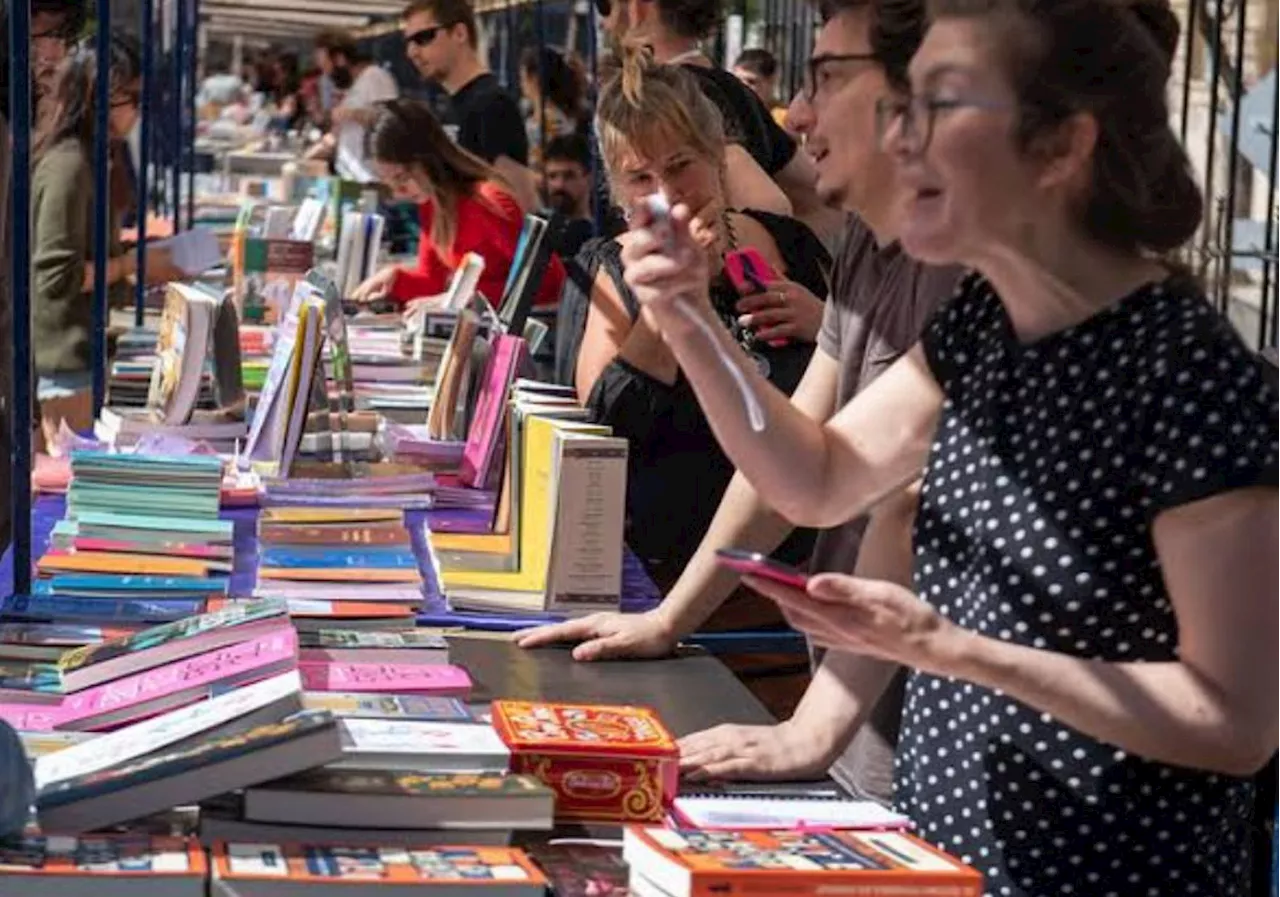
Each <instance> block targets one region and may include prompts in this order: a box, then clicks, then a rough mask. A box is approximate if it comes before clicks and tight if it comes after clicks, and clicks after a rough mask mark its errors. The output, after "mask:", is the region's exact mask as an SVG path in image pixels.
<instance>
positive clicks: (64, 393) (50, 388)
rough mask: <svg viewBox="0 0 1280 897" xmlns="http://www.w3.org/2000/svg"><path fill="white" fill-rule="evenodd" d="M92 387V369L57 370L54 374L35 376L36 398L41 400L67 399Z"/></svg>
mask: <svg viewBox="0 0 1280 897" xmlns="http://www.w3.org/2000/svg"><path fill="white" fill-rule="evenodd" d="M92 387H93V372H92V371H58V372H57V373H55V374H41V375H40V376H38V377H37V378H36V399H37V400H39V401H41V402H45V401H48V400H50V399H69V398H71V397H72V396H74V395H75V394H77V393H81V392H85V391H87V390H89V389H90V388H92Z"/></svg>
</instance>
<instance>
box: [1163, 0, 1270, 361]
mask: <svg viewBox="0 0 1280 897" xmlns="http://www.w3.org/2000/svg"><path fill="white" fill-rule="evenodd" d="M1177 5H1179V6H1181V7H1182V8H1181V10H1180V12H1181V13H1182V15H1183V40H1182V47H1181V48H1180V50H1179V58H1178V60H1177V61H1176V63H1175V80H1176V83H1175V85H1174V94H1175V96H1174V116H1175V126H1176V128H1177V130H1178V134H1179V136H1180V137H1181V139H1182V142H1183V144H1184V146H1186V147H1187V150H1188V153H1189V154H1190V156H1191V159H1192V164H1193V165H1194V166H1195V168H1196V170H1197V172H1198V174H1199V176H1200V179H1201V183H1202V185H1203V187H1204V193H1205V222H1204V225H1203V226H1202V228H1201V230H1200V234H1199V236H1198V237H1197V239H1196V240H1195V241H1194V242H1193V245H1192V246H1191V247H1190V248H1189V251H1188V257H1189V260H1190V261H1191V264H1192V266H1193V267H1194V269H1195V270H1196V272H1197V273H1198V274H1199V275H1200V276H1201V277H1202V278H1203V279H1204V282H1205V285H1206V288H1207V289H1208V292H1209V295H1210V298H1211V299H1212V300H1213V301H1214V303H1215V305H1216V306H1217V307H1218V309H1219V311H1221V312H1222V313H1223V314H1225V315H1227V316H1228V317H1229V318H1230V319H1231V321H1232V322H1233V323H1234V324H1235V325H1236V327H1237V328H1238V329H1239V330H1240V332H1241V333H1242V334H1243V335H1244V338H1245V339H1246V340H1248V341H1249V342H1250V343H1251V344H1252V345H1253V346H1254V348H1258V349H1261V348H1264V347H1266V346H1275V345H1276V320H1277V317H1276V316H1277V304H1278V303H1277V298H1276V288H1277V280H1278V278H1277V261H1276V236H1277V224H1276V214H1277V212H1276V145H1277V135H1276V102H1277V93H1276V83H1277V82H1276V51H1275V46H1276V44H1275V42H1276V4H1275V2H1274V0H1183V2H1182V3H1181V4H1177Z"/></svg>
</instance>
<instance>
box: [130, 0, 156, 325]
mask: <svg viewBox="0 0 1280 897" xmlns="http://www.w3.org/2000/svg"><path fill="white" fill-rule="evenodd" d="M141 5H142V17H141V18H142V34H143V35H144V38H143V41H142V133H141V135H139V136H140V138H141V139H140V140H139V144H140V146H141V152H140V153H139V154H138V155H139V158H138V245H137V253H138V275H137V276H138V284H137V292H136V293H135V294H134V309H133V323H134V325H135V326H137V327H141V326H142V323H143V321H144V320H145V317H146V316H145V310H146V303H147V213H148V211H149V210H150V208H151V203H150V199H151V130H152V129H151V106H152V103H151V94H152V92H153V90H154V89H155V78H154V77H153V75H154V66H155V56H154V53H153V49H152V48H153V47H154V45H155V41H153V40H150V39H149V38H148V36H150V35H152V34H154V32H153V31H152V23H153V22H154V21H155V9H154V5H153V3H152V0H142V4H141Z"/></svg>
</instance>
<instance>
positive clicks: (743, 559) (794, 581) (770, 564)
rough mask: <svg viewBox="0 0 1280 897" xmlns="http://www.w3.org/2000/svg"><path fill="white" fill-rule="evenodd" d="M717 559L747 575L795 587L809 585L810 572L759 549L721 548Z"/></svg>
mask: <svg viewBox="0 0 1280 897" xmlns="http://www.w3.org/2000/svg"><path fill="white" fill-rule="evenodd" d="M716 561H717V562H718V563H720V564H721V565H722V566H724V567H728V568H729V569H730V570H736V571H737V572H739V573H743V574H745V575H747V576H758V577H760V578H761V579H769V580H772V581H774V582H778V583H781V584H782V585H784V586H791V587H792V588H793V589H805V588H808V585H809V574H808V573H805V572H804V571H803V570H798V569H796V568H795V567H792V566H791V565H790V564H784V563H782V562H781V561H775V560H774V559H773V558H770V557H768V556H766V555H763V554H761V553H760V552H758V551H743V550H742V549H740V548H721V549H718V550H717V551H716Z"/></svg>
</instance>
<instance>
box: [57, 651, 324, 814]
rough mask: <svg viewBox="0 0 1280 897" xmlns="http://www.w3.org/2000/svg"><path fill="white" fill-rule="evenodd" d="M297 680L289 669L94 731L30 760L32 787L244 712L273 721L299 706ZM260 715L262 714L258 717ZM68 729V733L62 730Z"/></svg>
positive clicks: (119, 760)
mask: <svg viewBox="0 0 1280 897" xmlns="http://www.w3.org/2000/svg"><path fill="white" fill-rule="evenodd" d="M301 705H302V683H301V682H300V681H299V679H298V674H297V673H296V672H294V671H290V672H288V673H282V674H280V675H279V676H273V677H272V678H270V679H264V680H262V681H261V682H255V683H253V684H252V685H249V686H246V687H244V688H237V689H233V690H231V691H227V692H224V693H222V694H220V695H216V696H214V697H212V698H210V699H209V700H207V701H199V702H197V703H195V704H190V705H188V706H186V707H182V708H179V709H178V710H173V711H170V712H169V713H166V714H163V715H161V716H157V717H153V718H152V719H149V720H144V721H142V722H140V723H134V724H133V725H132V726H126V727H125V728H123V729H117V730H116V731H114V732H108V733H106V734H104V735H99V736H97V737H96V738H94V739H93V743H92V744H80V745H77V746H75V747H69V748H67V749H66V750H63V751H59V752H58V753H57V754H56V755H53V756H48V757H42V758H40V759H39V760H37V761H36V764H35V780H36V788H37V789H43V788H47V787H50V786H51V785H53V784H55V783H57V782H60V781H65V780H67V779H75V778H78V777H80V776H87V775H91V774H93V773H95V772H98V771H100V770H103V769H109V768H111V767H112V766H120V765H122V764H125V763H132V762H134V761H137V760H139V759H142V758H143V757H147V756H150V755H152V754H155V753H157V752H159V751H162V750H173V749H174V748H175V746H177V745H179V744H180V743H182V742H184V741H186V740H188V739H193V738H196V737H197V736H201V735H203V736H204V737H206V738H207V737H211V730H216V729H218V728H220V727H222V726H225V725H227V724H228V723H231V722H233V721H235V720H239V719H241V718H244V717H248V718H250V719H255V720H256V721H257V724H258V725H261V724H263V723H266V722H276V721H278V720H280V719H283V718H285V717H286V716H289V715H290V714H293V713H296V712H297V711H298V710H301V709H302V707H301ZM262 715H266V716H267V717H268V718H267V719H260V718H259V717H260V716H262ZM63 734H73V733H63Z"/></svg>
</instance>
